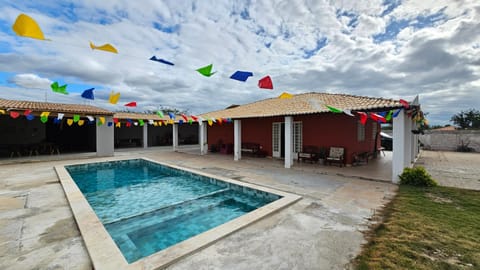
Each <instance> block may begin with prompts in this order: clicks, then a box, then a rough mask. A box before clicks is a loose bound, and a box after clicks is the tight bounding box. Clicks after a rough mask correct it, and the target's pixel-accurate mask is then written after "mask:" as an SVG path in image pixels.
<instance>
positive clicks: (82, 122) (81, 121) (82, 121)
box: [74, 120, 85, 127]
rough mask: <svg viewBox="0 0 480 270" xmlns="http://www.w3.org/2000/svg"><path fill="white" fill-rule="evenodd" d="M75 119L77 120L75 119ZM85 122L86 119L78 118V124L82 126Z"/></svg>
mask: <svg viewBox="0 0 480 270" xmlns="http://www.w3.org/2000/svg"><path fill="white" fill-rule="evenodd" d="M74 121H75V120H74ZM84 123H85V120H78V122H77V124H78V125H79V126H80V127H81V126H83V124H84Z"/></svg>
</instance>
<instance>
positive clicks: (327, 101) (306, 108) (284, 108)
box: [201, 93, 402, 118]
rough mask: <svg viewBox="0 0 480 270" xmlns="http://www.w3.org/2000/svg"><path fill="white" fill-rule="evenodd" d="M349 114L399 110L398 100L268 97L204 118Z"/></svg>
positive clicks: (317, 95) (311, 95)
mask: <svg viewBox="0 0 480 270" xmlns="http://www.w3.org/2000/svg"><path fill="white" fill-rule="evenodd" d="M325 105H328V106H332V107H335V108H337V109H342V110H346V109H350V110H352V111H385V110H389V109H395V108H401V107H402V104H401V103H400V102H399V101H398V100H393V99H384V98H373V97H364V96H354V95H345V94H328V93H305V94H298V95H294V96H293V97H292V98H291V99H280V98H270V99H264V100H260V101H256V102H253V103H249V104H245V105H241V106H238V107H234V108H230V109H225V110H219V111H213V112H209V113H204V114H202V115H201V116H202V117H203V118H207V117H211V118H219V117H222V118H254V117H271V116H283V115H301V114H313V113H326V112H329V110H328V108H327V107H326V106H325Z"/></svg>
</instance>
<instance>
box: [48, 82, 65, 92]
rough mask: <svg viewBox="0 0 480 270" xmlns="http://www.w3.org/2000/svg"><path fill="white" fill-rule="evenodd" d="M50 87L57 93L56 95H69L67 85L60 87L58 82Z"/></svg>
mask: <svg viewBox="0 0 480 270" xmlns="http://www.w3.org/2000/svg"><path fill="white" fill-rule="evenodd" d="M50 87H51V88H52V91H53V92H55V93H59V94H64V95H68V92H67V84H65V85H62V86H59V85H58V82H54V83H52V84H51V85H50Z"/></svg>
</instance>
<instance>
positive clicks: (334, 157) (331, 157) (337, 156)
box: [325, 147, 345, 167]
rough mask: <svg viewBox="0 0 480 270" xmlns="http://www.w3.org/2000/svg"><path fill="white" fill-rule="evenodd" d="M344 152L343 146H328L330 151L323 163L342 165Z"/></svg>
mask: <svg viewBox="0 0 480 270" xmlns="http://www.w3.org/2000/svg"><path fill="white" fill-rule="evenodd" d="M344 154H345V148H343V147H330V152H329V154H328V157H327V158H326V159H325V163H327V164H332V163H338V164H340V167H342V166H343V163H344V161H343V158H344Z"/></svg>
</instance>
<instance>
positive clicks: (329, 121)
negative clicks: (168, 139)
mask: <svg viewBox="0 0 480 270" xmlns="http://www.w3.org/2000/svg"><path fill="white" fill-rule="evenodd" d="M411 105H412V108H415V109H419V104H418V98H417V99H416V100H415V101H414V102H412V103H411ZM327 106H330V107H332V108H335V109H338V110H339V111H340V113H334V112H332V110H331V109H329V108H328V107H327ZM402 108H404V106H403V105H402V103H400V101H398V100H393V99H384V98H372V97H363V96H354V95H345V94H329V93H315V92H312V93H305V94H298V95H293V97H292V98H289V99H280V98H270V99H265V100H260V101H257V102H253V103H249V104H245V105H241V106H230V107H229V108H227V109H224V110H219V111H213V112H209V113H205V114H202V115H201V117H202V118H204V119H218V122H219V123H221V124H218V123H216V124H215V125H211V126H208V127H207V125H203V128H201V129H200V137H201V138H202V139H201V146H202V150H201V151H202V153H203V154H204V153H206V152H205V151H206V146H204V145H208V146H209V147H210V149H211V148H212V145H219V144H220V145H223V146H225V148H227V149H228V148H229V147H228V146H229V145H230V148H233V155H234V160H239V159H241V157H242V152H243V153H244V154H246V153H248V151H258V149H261V151H262V152H263V153H264V154H265V155H267V156H271V157H273V158H283V159H284V162H285V168H290V167H291V166H292V165H293V160H294V158H296V157H297V155H298V153H300V152H302V151H303V149H304V147H305V146H309V147H311V146H313V147H316V148H324V149H327V148H330V147H340V148H343V149H344V156H345V158H344V162H345V163H346V164H351V163H352V162H353V159H354V156H355V155H356V154H358V153H363V152H367V153H368V152H369V153H376V152H377V150H378V149H379V147H380V136H379V134H380V124H379V123H378V122H377V121H373V120H372V119H370V118H369V119H368V120H367V122H366V123H365V125H363V124H362V123H361V122H360V121H359V119H360V118H359V116H358V115H356V116H350V115H347V114H346V113H341V111H347V110H348V111H351V112H353V113H355V112H365V113H380V112H388V111H390V110H398V109H402ZM408 113H411V111H409V112H406V111H405V110H401V112H399V114H398V116H397V117H396V118H394V119H393V126H394V130H393V137H394V143H393V144H394V145H393V150H394V154H393V156H394V157H393V166H392V167H393V168H392V180H393V181H398V174H400V173H401V171H402V170H403V168H404V167H407V166H410V164H411V162H412V161H413V160H414V158H415V157H416V155H417V153H418V151H417V150H416V149H417V148H416V147H415V146H414V145H415V144H416V143H417V141H418V140H416V139H414V138H415V137H418V135H414V134H412V133H411V132H410V130H411V129H413V127H414V125H415V123H414V121H413V120H412V119H411V117H409V116H408ZM221 119H232V121H231V122H230V123H229V122H226V123H225V122H224V121H222V120H221ZM206 134H208V137H207V135H206ZM246 145H247V147H246V148H247V149H244V150H247V151H242V148H245V146H246ZM214 148H216V147H214ZM255 148H257V149H255ZM226 152H228V150H227V151H226Z"/></svg>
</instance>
